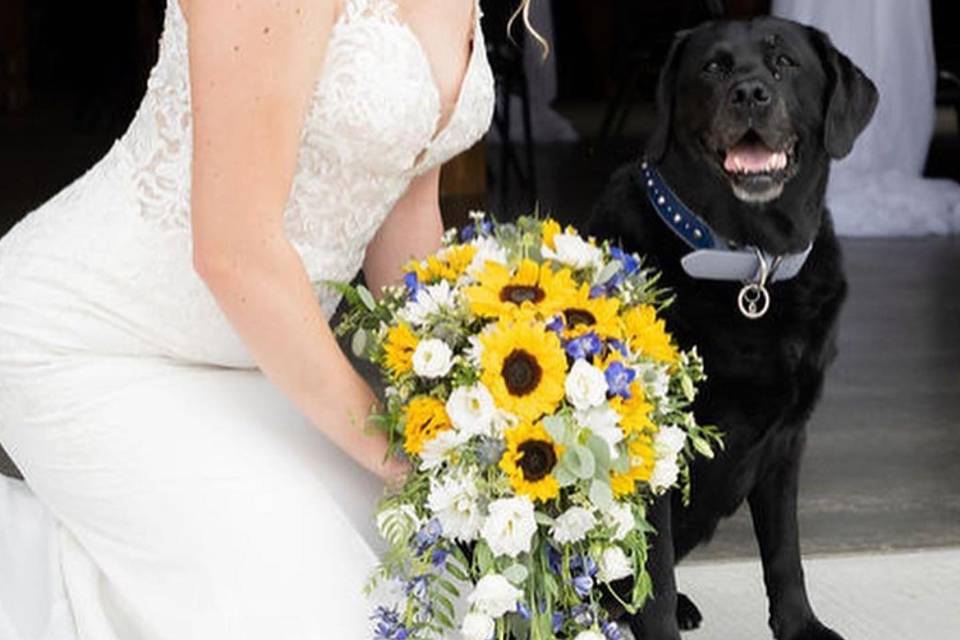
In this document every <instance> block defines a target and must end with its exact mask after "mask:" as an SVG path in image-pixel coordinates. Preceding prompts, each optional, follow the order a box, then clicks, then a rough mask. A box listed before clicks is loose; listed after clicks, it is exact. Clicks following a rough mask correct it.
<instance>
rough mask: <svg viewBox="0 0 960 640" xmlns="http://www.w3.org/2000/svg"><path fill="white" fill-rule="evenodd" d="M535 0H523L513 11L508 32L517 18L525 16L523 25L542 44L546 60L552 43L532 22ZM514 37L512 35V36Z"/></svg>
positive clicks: (508, 24) (508, 22) (508, 23)
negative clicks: (532, 8) (531, 14)
mask: <svg viewBox="0 0 960 640" xmlns="http://www.w3.org/2000/svg"><path fill="white" fill-rule="evenodd" d="M531 2H533V0H522V1H521V2H520V5H519V6H518V7H517V9H516V11H514V12H513V15H511V16H510V20H508V21H507V33H508V34H509V33H510V31H511V30H512V29H513V23H514V22H516V20H517V18H523V25H524V26H525V27H526V28H527V32H528V33H529V34H530V35H531V36H533V39H534V40H536V41H537V43H538V44H539V45H540V48H541V49H543V58H544V60H546V58H547V55H549V53H550V43H549V42H547V40H546V38H544V37H543V36H542V35H540V32H539V31H537V30H536V29H534V27H533V24H531V22H530V4H531ZM511 38H512V36H511Z"/></svg>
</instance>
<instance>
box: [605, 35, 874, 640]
mask: <svg viewBox="0 0 960 640" xmlns="http://www.w3.org/2000/svg"><path fill="white" fill-rule="evenodd" d="M877 98H878V96H877V90H876V88H875V87H874V85H873V83H872V82H871V81H870V80H869V79H868V78H867V77H866V76H865V75H864V74H863V73H862V72H861V71H860V69H858V68H857V67H856V66H855V65H854V64H853V63H852V62H851V61H850V60H849V59H848V58H847V57H846V56H845V55H843V54H842V53H841V52H839V51H837V49H836V48H834V46H833V45H832V43H831V41H830V39H829V37H828V36H827V35H826V34H825V33H823V32H821V31H819V30H816V29H813V28H810V27H806V26H803V25H800V24H797V23H794V22H790V21H786V20H780V19H776V18H758V19H754V20H752V21H749V22H737V21H720V22H711V23H707V24H704V25H702V26H700V27H698V28H696V29H694V30H692V31H688V32H685V33H681V34H679V35H678V37H677V39H676V40H675V42H674V44H673V46H672V48H671V50H670V53H669V55H668V59H667V61H666V63H665V65H664V68H663V71H662V74H661V77H660V83H659V87H658V98H657V102H658V109H659V122H658V125H657V127H656V129H655V132H654V133H653V135H652V137H651V139H650V140H649V142H648V144H647V147H646V153H645V158H642V159H638V160H637V161H636V162H633V163H629V164H627V165H626V166H623V167H621V168H620V169H619V170H618V171H617V172H616V173H615V174H614V175H613V177H612V179H611V181H610V183H609V185H608V186H607V188H606V191H605V192H604V194H603V196H602V198H601V199H600V200H599V202H598V203H597V205H596V207H595V209H594V211H593V213H592V215H591V218H590V220H589V221H588V222H587V225H586V227H587V230H588V231H589V232H590V233H591V234H592V235H595V236H597V237H600V238H611V239H614V240H618V241H621V242H622V244H623V246H624V248H625V249H628V250H630V251H637V252H640V253H641V254H645V255H646V256H648V257H649V259H650V261H651V262H652V265H653V266H656V267H658V268H659V269H660V270H661V271H662V272H663V283H664V284H666V285H668V286H669V287H671V288H672V289H673V291H674V293H675V294H676V302H675V303H674V304H673V305H672V307H671V308H670V309H669V310H668V312H667V322H668V326H669V327H670V328H671V330H672V331H673V333H674V335H675V336H676V338H677V340H678V342H679V343H680V344H681V346H683V347H685V348H687V347H690V346H692V345H697V346H698V348H699V350H700V353H701V354H702V356H703V357H704V359H705V362H706V371H707V375H708V380H707V381H706V382H705V383H704V385H703V387H702V390H701V392H700V394H699V396H698V398H697V401H696V404H695V407H694V409H695V413H696V415H697V417H698V419H699V421H700V422H701V423H702V424H714V425H717V426H719V427H720V428H721V430H722V431H723V432H724V434H725V443H726V448H725V450H724V451H722V452H718V455H717V456H716V458H715V459H713V460H706V459H700V460H699V461H698V462H696V463H695V465H694V466H693V468H692V475H691V477H692V499H691V504H690V505H689V506H688V507H684V506H683V505H682V504H681V500H680V497H679V496H677V495H673V496H668V497H667V498H665V499H661V500H659V501H658V503H657V504H656V505H655V506H654V508H653V509H652V512H651V518H652V520H653V524H654V526H656V527H657V529H658V531H659V534H658V535H657V536H656V537H655V538H654V540H653V542H652V548H651V553H650V562H649V565H648V566H649V569H650V571H651V575H652V578H653V581H654V590H655V598H654V600H652V601H651V602H650V604H649V605H648V606H647V607H645V608H644V610H643V611H642V612H641V613H640V614H638V615H637V616H635V617H634V618H633V619H631V626H632V628H633V629H634V631H635V632H636V633H637V635H638V636H639V637H643V638H647V640H675V639H677V638H679V637H680V635H679V630H680V629H681V628H682V629H689V628H694V627H696V626H698V625H699V623H700V613H699V612H698V611H697V609H696V607H695V606H694V605H693V603H692V602H691V601H690V600H689V599H687V598H686V597H684V596H683V595H682V594H680V595H678V594H677V592H676V586H675V582H674V564H675V562H677V561H679V560H680V559H681V558H683V557H684V556H685V555H686V554H687V553H688V552H689V551H690V550H691V549H693V548H694V547H695V546H697V545H698V544H700V543H702V542H705V541H708V540H709V539H710V538H711V536H712V535H713V533H714V531H715V529H716V527H717V524H718V522H719V521H720V520H721V519H722V518H724V517H727V516H730V515H731V514H733V513H734V512H735V511H736V510H737V508H738V507H739V506H740V505H741V504H742V503H743V501H744V500H745V499H746V500H747V501H748V503H749V505H750V511H751V514H752V517H753V523H754V530H755V532H756V537H757V541H758V543H759V547H760V554H761V557H762V561H763V574H764V582H765V585H766V591H767V594H768V597H769V613H770V626H771V628H772V630H773V633H774V635H775V636H776V638H778V640H839V639H840V636H839V635H837V634H836V633H835V632H833V631H831V630H830V629H828V628H827V627H825V626H824V625H823V624H821V623H820V622H819V621H818V619H817V617H816V616H815V614H814V612H813V611H812V609H811V606H810V602H809V601H808V599H807V593H806V588H805V585H804V577H803V569H802V567H801V559H800V548H799V535H798V531H797V483H798V474H799V467H800V458H801V453H802V451H803V447H804V441H805V425H806V422H807V420H808V418H809V417H810V414H811V412H812V410H813V408H814V405H815V404H816V402H817V400H818V397H819V395H820V392H821V387H822V384H823V378H824V371H825V369H826V367H827V366H828V364H829V363H830V362H831V361H832V359H833V358H834V356H835V353H836V347H835V334H836V322H837V314H838V311H839V310H840V306H841V303H842V301H843V299H844V296H845V292H846V280H845V278H844V272H843V267H842V263H841V254H840V247H839V245H838V243H837V239H836V237H835V235H834V231H833V225H832V222H831V218H830V213H829V212H828V211H827V210H826V208H825V206H824V191H825V188H826V184H827V176H828V172H829V166H830V160H831V159H833V158H842V157H844V156H846V155H847V154H848V153H849V152H850V150H851V148H852V146H853V144H854V141H855V139H856V138H857V136H858V135H859V134H860V133H861V132H862V131H863V129H864V128H865V127H866V126H867V124H868V123H869V121H870V119H871V118H872V116H873V112H874V110H875V108H876V104H877ZM692 254H696V255H692ZM674 493H676V492H674Z"/></svg>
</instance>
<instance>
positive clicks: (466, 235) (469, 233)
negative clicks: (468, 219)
mask: <svg viewBox="0 0 960 640" xmlns="http://www.w3.org/2000/svg"><path fill="white" fill-rule="evenodd" d="M492 230H493V224H492V223H491V222H490V221H489V220H482V221H480V222H473V223H471V224H468V225H466V226H465V227H464V228H463V229H461V230H460V242H470V241H471V240H473V239H474V238H476V237H477V236H488V235H490V232H491V231H492Z"/></svg>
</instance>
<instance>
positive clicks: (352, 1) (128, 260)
mask: <svg viewBox="0 0 960 640" xmlns="http://www.w3.org/2000/svg"><path fill="white" fill-rule="evenodd" d="M474 13H475V21H474V25H473V47H472V52H471V54H470V58H469V62H468V65H467V70H466V72H465V75H464V77H463V81H462V84H461V87H460V91H459V94H458V96H457V101H456V105H455V108H454V110H453V112H452V114H451V115H450V117H449V119H448V121H447V122H446V124H444V125H443V126H442V127H441V126H439V125H440V121H441V118H442V116H441V98H440V94H439V90H438V88H437V86H436V84H435V81H434V77H433V72H432V69H431V67H430V63H429V60H428V59H427V56H426V53H425V51H424V49H423V47H422V45H421V44H420V41H419V40H418V39H417V37H416V35H415V34H414V32H413V31H412V30H411V29H410V27H409V26H407V25H406V24H404V23H403V22H401V20H400V19H399V13H398V8H397V5H396V0H346V1H345V4H344V6H343V8H342V11H341V13H340V15H339V17H338V19H337V21H336V23H335V24H334V26H333V28H332V31H331V34H330V40H329V42H328V44H327V52H326V59H325V60H324V63H323V66H322V69H321V72H320V75H319V77H318V79H317V83H316V86H315V87H314V91H313V94H312V96H311V101H310V104H309V107H308V110H307V115H306V119H305V122H304V124H303V128H302V133H301V139H300V146H299V151H298V162H297V168H296V172H295V175H294V178H293V183H292V187H291V191H290V196H289V199H288V202H287V206H286V210H285V212H284V228H285V231H286V234H287V237H288V239H289V240H290V241H291V243H292V244H293V245H294V247H295V248H296V249H297V251H298V253H299V254H300V255H301V257H302V258H303V261H304V265H305V267H306V270H307V272H308V275H309V276H310V278H311V281H313V282H314V283H316V290H317V295H318V297H319V301H320V303H321V305H322V306H323V309H324V311H325V312H326V314H327V316H328V317H329V316H330V315H332V313H333V311H334V310H335V308H336V306H337V303H338V302H339V295H338V294H336V293H335V292H334V291H332V290H331V289H330V288H328V287H325V286H322V285H321V284H320V283H321V282H322V281H323V280H328V279H332V280H350V279H352V278H353V277H354V276H355V275H356V273H357V272H358V270H359V269H360V267H361V265H362V261H363V257H364V253H365V250H366V247H367V245H368V244H369V242H370V241H371V240H372V238H373V236H374V234H375V233H376V230H377V229H378V228H379V226H380V225H381V224H382V223H383V221H384V219H385V218H386V216H387V215H388V213H389V212H390V211H391V209H392V208H393V206H394V204H395V203H396V201H397V200H398V199H399V198H400V196H401V195H402V194H403V192H404V191H405V190H406V188H407V186H408V185H409V183H410V181H411V180H412V179H413V178H414V177H415V176H417V175H419V174H421V173H424V172H426V171H427V170H429V169H431V168H433V167H435V166H437V165H438V164H440V163H443V162H445V161H446V160H448V159H449V158H451V157H452V156H454V155H456V154H457V153H459V152H461V151H463V150H465V149H466V148H468V147H470V146H471V145H472V144H473V143H475V142H476V141H477V140H478V139H479V138H480V137H481V136H482V135H483V134H484V133H485V132H486V130H487V129H488V127H489V124H490V120H491V117H492V115H493V104H494V89H493V78H492V73H491V70H490V67H489V65H488V63H487V60H486V55H485V52H486V48H485V44H484V40H483V32H482V30H481V29H480V7H479V1H478V2H477V3H476V4H475V10H474ZM187 29H188V25H187V22H186V20H185V18H184V16H183V14H182V12H181V9H180V5H179V1H178V0H168V6H167V12H166V18H165V23H164V30H163V35H162V37H161V40H160V55H159V59H158V61H157V63H156V65H155V66H154V68H153V69H152V70H151V73H150V76H149V80H148V83H147V91H146V94H145V96H144V98H143V101H142V103H141V104H140V107H139V109H138V111H137V113H136V115H135V116H134V119H133V121H132V122H131V124H130V126H129V128H128V129H127V131H126V132H125V133H124V135H123V136H122V137H121V138H120V139H119V140H117V141H116V143H115V144H114V146H113V148H112V149H111V150H110V152H109V153H108V154H107V156H105V157H104V158H103V159H101V161H100V162H99V163H97V165H96V166H94V167H92V168H91V169H90V171H88V172H87V174H85V175H84V176H82V177H81V178H79V179H78V180H76V181H75V182H74V183H72V184H71V185H69V186H68V187H67V188H65V189H64V190H63V191H61V192H60V193H59V194H57V196H55V197H54V198H52V199H51V200H49V201H48V202H47V203H45V204H44V205H43V206H42V207H40V208H39V209H37V210H35V211H33V212H31V213H30V214H28V215H27V216H26V218H24V219H23V220H21V222H20V223H19V224H18V225H17V226H16V227H15V228H14V229H13V230H11V232H10V233H9V234H8V235H7V236H6V237H4V238H3V239H2V242H0V277H5V278H6V279H7V281H11V279H12V278H17V277H19V281H18V282H19V284H20V285H24V283H26V282H28V281H30V282H34V281H39V280H40V279H39V278H36V277H32V276H35V275H36V271H37V270H38V269H54V268H57V267H54V266H43V265H42V264H41V261H40V260H39V259H37V258H36V256H37V255H40V254H42V253H44V254H49V255H51V256H52V255H56V256H58V257H57V258H56V259H55V260H60V261H67V260H68V258H67V256H69V260H70V261H71V266H66V265H61V266H60V267H59V270H58V271H57V272H55V273H53V272H49V273H47V274H46V275H47V276H48V277H47V280H49V281H56V280H61V279H62V280H64V281H65V282H63V283H61V284H62V285H63V286H59V287H57V290H58V291H59V293H57V294H56V295H58V296H64V295H67V294H66V293H64V292H65V291H67V290H69V291H71V292H72V293H71V294H70V295H73V296H75V299H73V300H72V301H71V302H64V301H62V300H59V299H57V300H56V302H55V303H52V304H55V305H57V306H58V307H60V308H64V307H66V308H69V309H71V310H75V311H76V313H77V315H78V316H80V315H81V311H80V309H83V308H84V307H89V308H88V309H87V311H86V312H85V313H84V314H83V315H82V317H83V322H87V320H88V318H90V317H91V316H93V317H97V318H100V315H99V314H101V312H102V310H103V309H105V308H108V309H110V313H109V317H107V318H100V319H101V320H106V322H103V324H102V325H98V326H105V325H112V326H116V327H120V328H122V329H123V330H124V331H128V332H131V333H135V334H137V336H138V338H139V340H140V342H141V343H142V346H141V347H138V348H139V349H140V350H147V351H151V352H159V353H163V354H166V355H175V356H176V357H181V358H186V359H196V360H201V361H209V362H215V363H221V364H227V365H231V366H250V365H252V363H253V361H252V359H251V358H250V356H249V353H248V352H247V351H246V348H245V347H244V346H243V345H242V344H241V343H240V342H239V340H238V338H237V336H236V335H235V334H233V332H232V330H231V329H230V327H229V325H228V323H227V322H226V319H225V318H224V316H223V315H222V313H221V311H220V309H219V308H218V307H217V305H216V304H215V302H214V300H213V298H212V296H211V295H210V292H209V291H208V290H207V289H206V287H205V285H204V283H203V282H202V281H200V279H199V278H198V277H197V276H196V274H195V273H194V272H193V268H192V261H191V259H190V256H191V234H190V228H191V227H190V176H191V157H192V128H191V108H190V81H189V66H188V55H187V42H188V39H187ZM15 253H17V254H19V255H20V257H19V258H14V257H13V254H15ZM52 264H53V260H51V265H52ZM73 264H80V265H82V266H83V268H82V269H79V270H78V269H75V268H74V267H73V266H72V265H73ZM84 278H89V280H87V279H84ZM11 286H12V285H11ZM24 286H25V285H24ZM2 289H3V286H2V283H0V304H2V302H3V300H2V294H3V291H2ZM46 294H47V293H46V292H44V293H40V292H37V291H33V292H31V293H30V294H29V295H30V296H32V298H33V299H37V297H38V296H41V295H46ZM22 295H24V296H25V295H27V294H26V293H23V294H22ZM51 295H53V294H51ZM45 312H46V310H45V309H42V310H36V309H34V310H33V311H32V313H34V314H35V316H36V314H41V313H45ZM51 314H52V312H51ZM64 317H65V315H64V313H62V312H61V313H59V314H58V315H57V316H56V318H55V320H56V322H58V323H66V322H67V321H66V320H64V319H63V318H64ZM51 318H53V316H52V315H51ZM30 320H31V321H37V322H39V323H40V324H42V318H38V317H31V318H30ZM35 324H36V322H35ZM72 326H75V323H74V325H72ZM71 331H74V332H76V331H75V329H71ZM78 340H79V338H78ZM97 340H98V341H103V342H109V340H108V339H107V338H103V337H102V336H100V337H98V338H97ZM101 346H102V345H101ZM113 346H116V345H113ZM116 348H117V349H118V350H119V351H124V352H125V351H128V350H129V348H127V347H119V346H117V347H116Z"/></svg>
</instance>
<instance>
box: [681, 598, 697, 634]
mask: <svg viewBox="0 0 960 640" xmlns="http://www.w3.org/2000/svg"><path fill="white" fill-rule="evenodd" d="M701 622H703V614H702V613H700V609H698V608H697V605H695V604H693V600H691V599H690V598H688V597H687V596H685V595H684V594H682V593H678V594H677V626H679V627H680V630H681V631H692V630H693V629H698V628H699V627H700V623H701Z"/></svg>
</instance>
